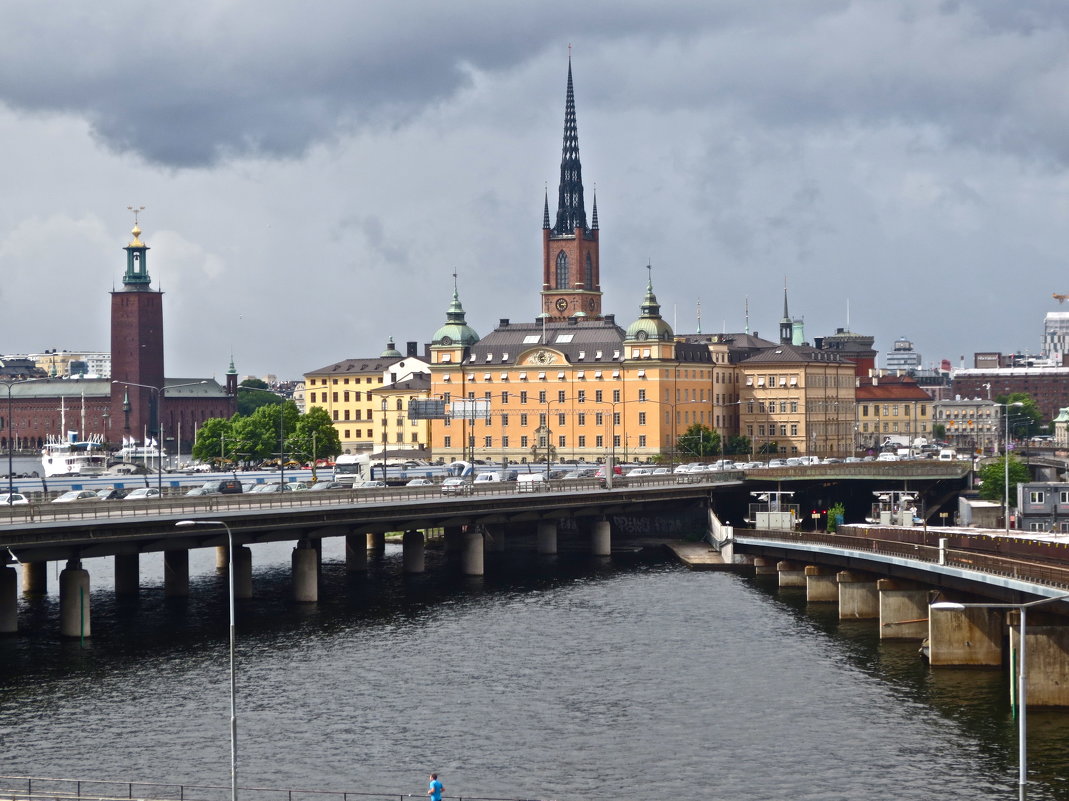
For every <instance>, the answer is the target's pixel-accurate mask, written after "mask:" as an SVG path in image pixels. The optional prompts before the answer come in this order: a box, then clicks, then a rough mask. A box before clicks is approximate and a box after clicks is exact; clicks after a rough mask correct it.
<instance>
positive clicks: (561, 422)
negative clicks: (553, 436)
mask: <svg viewBox="0 0 1069 801" xmlns="http://www.w3.org/2000/svg"><path fill="white" fill-rule="evenodd" d="M564 424H565V422H564V415H563V414H558V415H557V425H559V426H563V425H564Z"/></svg>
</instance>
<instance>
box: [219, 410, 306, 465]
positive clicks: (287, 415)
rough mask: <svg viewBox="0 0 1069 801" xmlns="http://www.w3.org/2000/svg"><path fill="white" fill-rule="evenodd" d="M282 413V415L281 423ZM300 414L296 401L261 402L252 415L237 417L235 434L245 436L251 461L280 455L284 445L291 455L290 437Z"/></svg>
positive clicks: (244, 442)
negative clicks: (261, 404) (263, 403)
mask: <svg viewBox="0 0 1069 801" xmlns="http://www.w3.org/2000/svg"><path fill="white" fill-rule="evenodd" d="M279 415H281V416H282V421H281V425H280V423H279ZM299 417H300V413H299V412H298V411H297V405H296V404H295V403H294V402H293V401H286V402H285V403H281V404H270V405H268V406H261V407H260V408H259V409H257V410H256V411H254V412H253V413H252V414H250V415H249V416H248V417H239V418H237V419H236V420H235V421H234V436H235V437H236V438H237V439H239V440H241V442H242V445H243V446H244V452H245V453H247V454H248V460H249V461H264V460H267V459H277V458H278V455H279V446H280V445H282V446H283V450H285V451H286V453H287V458H288V454H289V451H290V448H289V443H288V439H289V437H290V436H291V435H292V434H293V432H294V431H295V430H296V428H297V419H298V418H299ZM284 443H285V444H284Z"/></svg>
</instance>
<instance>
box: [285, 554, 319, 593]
mask: <svg viewBox="0 0 1069 801" xmlns="http://www.w3.org/2000/svg"><path fill="white" fill-rule="evenodd" d="M318 556H319V554H318V553H316V549H315V548H313V547H312V544H311V543H310V542H308V540H300V541H299V542H298V543H297V547H296V548H294V549H293V554H292V556H291V559H290V561H291V565H292V570H293V600H295V601H296V602H297V603H302V604H314V603H315V602H316V601H318V600H319V564H318V562H319V559H318V558H317V557H318Z"/></svg>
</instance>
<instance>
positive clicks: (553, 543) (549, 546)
mask: <svg viewBox="0 0 1069 801" xmlns="http://www.w3.org/2000/svg"><path fill="white" fill-rule="evenodd" d="M536 537H537V546H536V547H537V549H538V552H539V553H540V554H555V553H556V552H557V521H556V520H539V521H538V533H537V535H536Z"/></svg>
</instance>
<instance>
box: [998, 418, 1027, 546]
mask: <svg viewBox="0 0 1069 801" xmlns="http://www.w3.org/2000/svg"><path fill="white" fill-rule="evenodd" d="M995 405H996V406H1001V407H1002V410H1003V411H1002V416H1003V418H1004V420H1005V423H1006V434H1005V437H1004V438H1003V440H1002V467H1003V475H1002V489H1003V492H1004V495H1003V505H1002V522H1003V524H1004V525H1005V528H1006V534H1007V535H1008V534H1009V533H1010V407H1011V406H1017V407H1021V406H1024V404H1023V403H1021V402H1020V401H1014V402H1013V403H996V404H995Z"/></svg>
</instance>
